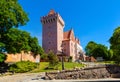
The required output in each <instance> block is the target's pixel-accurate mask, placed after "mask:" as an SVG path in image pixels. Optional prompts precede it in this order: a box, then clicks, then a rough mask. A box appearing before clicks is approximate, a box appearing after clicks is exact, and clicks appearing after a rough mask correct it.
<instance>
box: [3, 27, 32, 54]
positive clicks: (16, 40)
mask: <svg viewBox="0 0 120 82" xmlns="http://www.w3.org/2000/svg"><path fill="white" fill-rule="evenodd" d="M30 37H31V36H30V34H29V33H28V32H26V31H22V30H19V29H17V28H11V29H9V30H8V32H7V33H6V34H5V35H4V41H3V43H4V44H5V45H6V47H5V48H6V50H7V52H8V53H20V52H21V51H25V52H28V51H30V50H31V47H30V46H29V43H28V42H29V38H30Z"/></svg>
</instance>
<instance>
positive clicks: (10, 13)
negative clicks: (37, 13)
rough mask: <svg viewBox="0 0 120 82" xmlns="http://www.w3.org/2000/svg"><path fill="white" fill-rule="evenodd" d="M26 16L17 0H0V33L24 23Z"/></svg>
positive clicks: (26, 19) (26, 20)
mask: <svg viewBox="0 0 120 82" xmlns="http://www.w3.org/2000/svg"><path fill="white" fill-rule="evenodd" d="M27 22H28V17H27V14H26V13H25V11H24V10H23V9H22V7H21V6H20V4H19V3H18V0H0V33H1V32H3V31H6V30H8V29H10V28H12V27H18V26H22V25H25V24H26V23H27Z"/></svg>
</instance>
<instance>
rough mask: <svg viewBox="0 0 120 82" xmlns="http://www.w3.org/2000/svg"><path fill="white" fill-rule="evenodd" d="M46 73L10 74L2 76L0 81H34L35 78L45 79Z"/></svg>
mask: <svg viewBox="0 0 120 82" xmlns="http://www.w3.org/2000/svg"><path fill="white" fill-rule="evenodd" d="M44 76H45V73H26V74H16V75H9V76H2V77H0V82H32V81H35V80H43V79H41V77H44Z"/></svg>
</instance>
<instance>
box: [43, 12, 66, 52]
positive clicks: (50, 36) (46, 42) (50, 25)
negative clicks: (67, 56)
mask: <svg viewBox="0 0 120 82" xmlns="http://www.w3.org/2000/svg"><path fill="white" fill-rule="evenodd" d="M41 23H42V47H43V49H44V51H45V52H46V53H49V51H53V52H54V53H55V54H56V53H58V52H61V45H62V41H63V28H64V21H63V19H62V17H61V16H60V15H59V14H58V13H56V12H55V11H54V10H51V11H50V12H49V13H48V15H47V16H43V17H41Z"/></svg>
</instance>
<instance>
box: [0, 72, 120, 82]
mask: <svg viewBox="0 0 120 82" xmlns="http://www.w3.org/2000/svg"><path fill="white" fill-rule="evenodd" d="M44 75H45V73H29V74H26V73H25V74H16V75H11V76H3V77H0V82H90V81H91V82H95V81H96V82H98V81H102V82H104V81H106V82H107V81H120V78H119V79H114V78H107V79H84V80H83V79H82V80H43V79H41V77H44Z"/></svg>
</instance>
